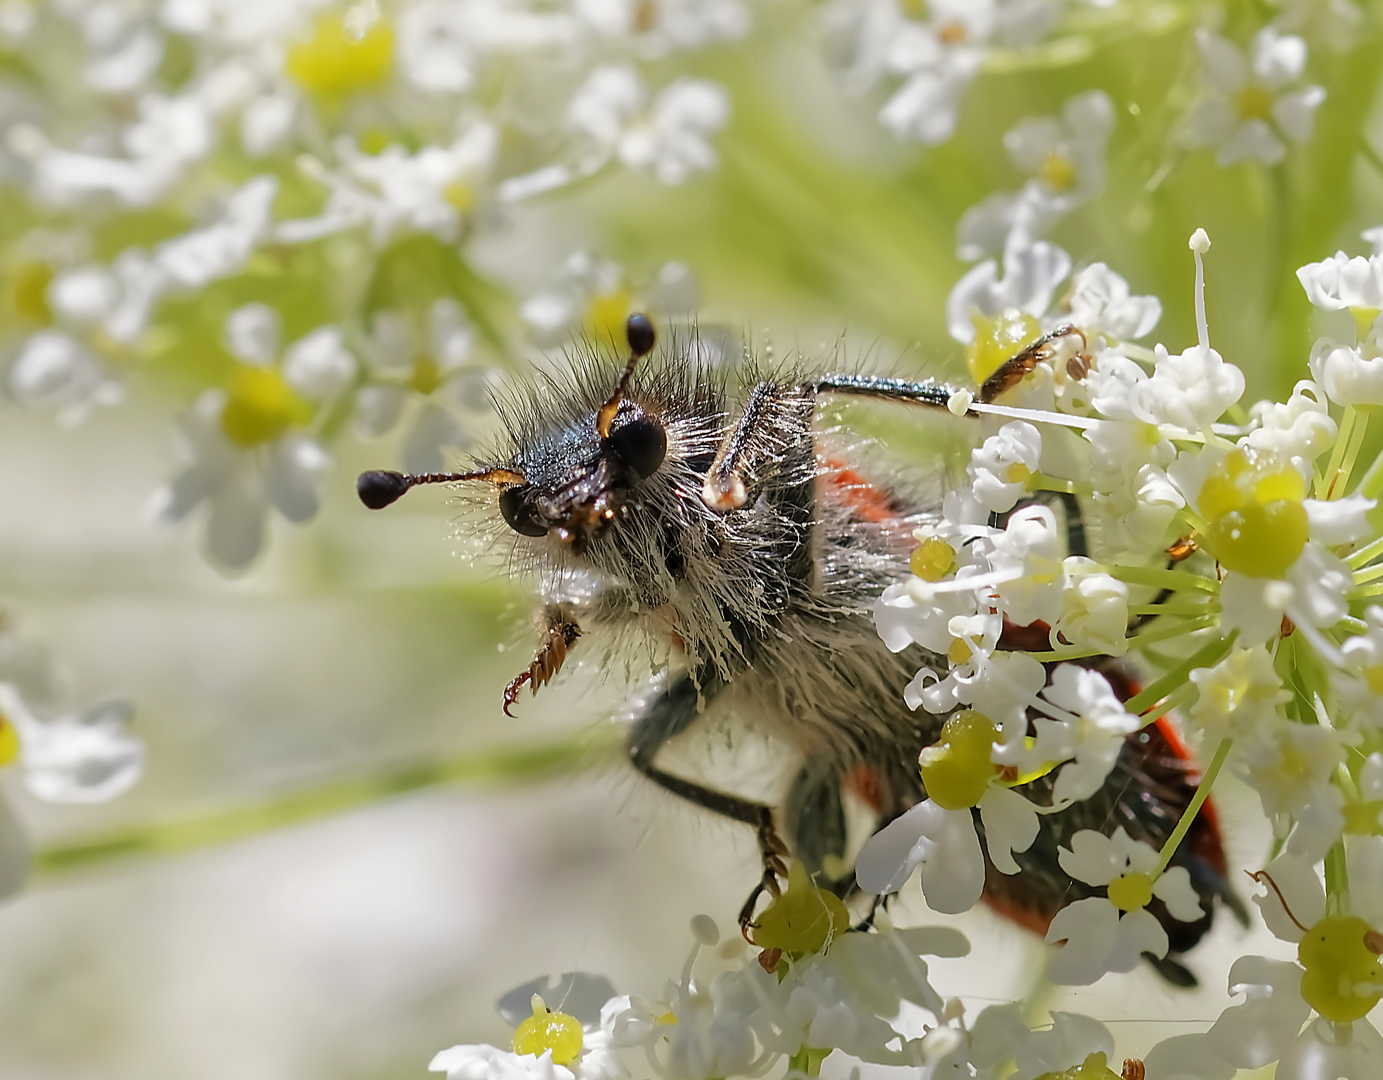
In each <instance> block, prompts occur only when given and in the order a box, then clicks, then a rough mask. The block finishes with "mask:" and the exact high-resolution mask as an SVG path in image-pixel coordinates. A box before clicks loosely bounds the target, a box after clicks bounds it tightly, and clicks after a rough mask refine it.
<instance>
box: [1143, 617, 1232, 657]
mask: <svg viewBox="0 0 1383 1080" xmlns="http://www.w3.org/2000/svg"><path fill="white" fill-rule="evenodd" d="M1214 625H1215V616H1213V615H1207V616H1205V618H1203V619H1188V620H1187V621H1186V622H1181V623H1172V624H1169V625H1165V626H1159V627H1158V628H1157V629H1155V630H1149V631H1147V632H1146V633H1142V634H1139V635H1138V636H1137V637H1136V638H1133V639H1132V640H1130V641H1129V643H1128V647H1129V651H1131V652H1132V651H1134V650H1137V649H1142V648H1145V647H1146V646H1148V645H1152V644H1154V643H1156V642H1159V641H1166V640H1167V639H1168V638H1174V637H1180V636H1181V635H1182V634H1190V633H1193V632H1194V631H1196V630H1204V629H1205V628H1206V627H1207V626H1214Z"/></svg>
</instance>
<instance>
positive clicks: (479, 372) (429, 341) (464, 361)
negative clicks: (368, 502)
mask: <svg viewBox="0 0 1383 1080" xmlns="http://www.w3.org/2000/svg"><path fill="white" fill-rule="evenodd" d="M425 321H426V324H427V327H426V332H425V333H423V332H419V331H418V330H415V328H414V320H413V319H411V318H410V316H409V315H408V314H407V313H405V312H402V311H378V312H376V313H375V316H374V319H373V324H372V326H371V329H370V333H369V335H368V336H367V337H366V338H365V339H363V341H362V342H361V356H362V357H363V359H364V366H365V384H364V385H363V386H362V387H361V388H360V389H359V390H358V391H357V392H356V418H355V424H356V431H357V432H358V433H359V434H360V435H361V436H362V437H365V438H378V437H379V436H381V435H385V434H387V433H388V432H389V431H391V430H393V428H394V427H395V425H397V424H398V422H399V420H400V418H401V417H402V416H403V414H404V411H405V408H406V407H407V405H408V402H409V400H410V399H411V398H413V397H415V396H416V397H418V398H420V399H422V400H421V401H420V403H419V407H418V409H417V412H416V414H415V415H414V417H413V419H412V424H411V428H410V430H409V432H408V434H407V435H405V436H404V442H403V451H402V455H401V459H400V464H401V465H402V467H403V469H404V471H405V472H410V473H427V472H440V471H442V470H443V468H444V467H445V465H446V458H445V454H444V450H445V449H447V448H453V449H465V448H467V447H468V446H470V444H471V441H472V436H471V433H470V431H469V430H468V428H467V426H466V424H465V422H464V421H463V420H462V418H461V417H460V416H458V415H457V410H458V409H459V410H462V411H464V412H471V413H478V412H480V411H482V410H484V409H486V408H488V406H489V403H490V399H489V387H490V379H491V376H492V369H490V368H487V367H485V366H484V365H482V364H480V363H479V362H477V361H476V359H475V358H474V356H473V355H472V354H473V344H474V343H473V337H474V332H473V330H472V328H471V326H470V323H469V322H468V320H467V319H466V313H465V309H464V308H462V307H461V305H460V304H458V303H457V302H456V301H455V300H451V299H446V298H443V299H440V300H436V301H434V302H433V304H432V306H431V307H430V308H428V311H427V315H426V320H425Z"/></svg>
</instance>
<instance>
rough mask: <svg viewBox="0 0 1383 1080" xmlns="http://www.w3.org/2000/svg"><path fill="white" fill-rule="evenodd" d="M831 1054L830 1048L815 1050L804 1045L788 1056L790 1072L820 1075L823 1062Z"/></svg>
mask: <svg viewBox="0 0 1383 1080" xmlns="http://www.w3.org/2000/svg"><path fill="white" fill-rule="evenodd" d="M830 1054H831V1051H830V1050H829V1049H828V1050H814V1049H813V1048H812V1047H810V1046H804V1047H802V1048H801V1049H800V1050H798V1051H797V1053H795V1054H793V1055H792V1057H790V1058H788V1072H798V1073H801V1074H802V1075H803V1076H820V1075H821V1063H822V1062H823V1061H825V1060H826V1058H828V1057H829V1056H830Z"/></svg>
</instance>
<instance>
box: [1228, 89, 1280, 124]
mask: <svg viewBox="0 0 1383 1080" xmlns="http://www.w3.org/2000/svg"><path fill="white" fill-rule="evenodd" d="M1234 111H1235V112H1236V113H1238V114H1239V119H1241V120H1268V119H1271V118H1272V115H1273V95H1272V93H1271V92H1269V91H1268V90H1266V89H1264V88H1263V87H1261V86H1258V85H1257V84H1255V83H1249V84H1248V85H1247V86H1245V87H1244V88H1243V89H1242V90H1240V91H1239V92H1238V93H1237V94H1235V95H1234Z"/></svg>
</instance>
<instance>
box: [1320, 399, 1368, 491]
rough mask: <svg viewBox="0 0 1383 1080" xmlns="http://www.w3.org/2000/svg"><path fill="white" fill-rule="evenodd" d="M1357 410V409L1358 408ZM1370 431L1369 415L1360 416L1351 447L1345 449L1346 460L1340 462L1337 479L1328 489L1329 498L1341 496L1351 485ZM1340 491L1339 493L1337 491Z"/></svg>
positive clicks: (1352, 435)
mask: <svg viewBox="0 0 1383 1080" xmlns="http://www.w3.org/2000/svg"><path fill="white" fill-rule="evenodd" d="M1356 412H1357V410H1356ZM1368 433H1369V418H1368V416H1366V415H1364V416H1360V417H1359V419H1358V420H1356V422H1355V425H1354V432H1353V434H1351V436H1350V439H1349V449H1348V450H1346V451H1345V457H1344V460H1343V461H1341V462H1340V471H1339V473H1338V474H1337V475H1336V477H1335V479H1334V480H1332V481H1331V483H1330V487H1329V488H1327V489H1326V493H1325V497H1326V498H1327V499H1335V498H1339V496H1340V495H1343V494H1344V492H1345V491H1346V489H1348V487H1349V478H1350V475H1351V474H1352V473H1353V472H1354V466H1355V465H1357V464H1358V462H1359V451H1360V450H1362V449H1363V447H1364V438H1365V437H1366V436H1367V435H1368ZM1337 492H1338V493H1339V494H1338V495H1337V494H1336V493H1337Z"/></svg>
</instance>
